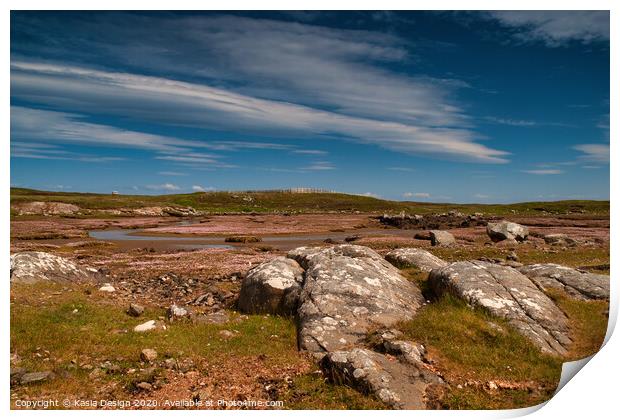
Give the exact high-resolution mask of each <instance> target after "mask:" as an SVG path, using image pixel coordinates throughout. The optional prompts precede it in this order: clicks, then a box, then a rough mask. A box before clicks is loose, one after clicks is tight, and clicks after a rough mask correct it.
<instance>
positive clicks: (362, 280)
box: [298, 245, 424, 357]
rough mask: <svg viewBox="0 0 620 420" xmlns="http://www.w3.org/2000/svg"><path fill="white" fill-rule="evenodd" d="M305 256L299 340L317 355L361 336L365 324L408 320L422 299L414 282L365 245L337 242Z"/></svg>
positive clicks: (367, 326)
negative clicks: (335, 244)
mask: <svg viewBox="0 0 620 420" xmlns="http://www.w3.org/2000/svg"><path fill="white" fill-rule="evenodd" d="M305 255H306V256H305V257H304V258H305V260H304V261H305V264H306V265H307V267H308V269H307V271H306V275H305V282H304V286H303V290H302V292H301V295H300V306H299V309H298V318H299V345H300V347H301V348H302V349H305V350H308V351H310V352H311V353H312V354H314V355H315V356H317V357H322V354H321V353H323V352H330V351H335V350H340V349H343V348H345V347H349V346H351V345H352V344H356V343H358V342H360V341H363V340H364V338H365V336H366V334H367V332H368V331H369V330H370V329H371V328H375V327H389V326H391V325H393V324H394V323H396V322H399V321H403V320H408V319H411V318H412V317H413V316H414V315H415V313H416V311H417V309H418V308H419V307H420V306H421V305H422V303H423V302H424V299H423V297H422V294H421V292H420V290H419V289H418V287H417V286H416V285H415V284H413V283H412V282H409V281H408V280H407V279H405V278H404V277H403V276H401V275H400V273H399V272H398V270H397V269H396V268H395V267H394V266H392V265H391V264H389V263H388V262H387V261H385V260H384V259H383V258H382V257H381V256H380V255H379V254H377V253H376V252H374V251H372V250H371V249H369V248H366V247H361V246H356V245H340V246H336V247H333V248H327V249H325V250H323V251H320V252H318V253H306V254H305ZM308 255H311V256H310V257H308Z"/></svg>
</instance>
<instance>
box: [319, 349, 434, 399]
mask: <svg viewBox="0 0 620 420" xmlns="http://www.w3.org/2000/svg"><path fill="white" fill-rule="evenodd" d="M320 366H321V369H322V370H323V372H324V373H325V375H326V376H327V377H328V378H329V379H331V380H332V381H333V382H335V383H339V384H347V385H349V386H352V387H354V388H357V389H358V390H360V391H362V392H365V393H368V394H372V395H374V396H376V397H377V398H378V399H379V400H381V401H383V402H384V403H385V404H386V405H388V406H390V407H391V408H397V409H425V408H426V404H425V401H424V395H425V393H426V389H427V388H428V386H429V385H431V384H439V383H441V380H440V379H439V378H438V377H437V376H436V375H435V374H434V373H432V372H431V371H429V370H428V369H425V368H424V367H423V366H421V365H416V364H404V363H402V362H401V361H400V360H398V359H394V358H393V357H388V356H386V355H384V354H381V353H377V352H374V351H372V350H368V349H363V348H353V349H350V350H339V351H335V352H332V353H329V354H327V355H326V356H325V357H324V358H323V359H322V360H321V362H320Z"/></svg>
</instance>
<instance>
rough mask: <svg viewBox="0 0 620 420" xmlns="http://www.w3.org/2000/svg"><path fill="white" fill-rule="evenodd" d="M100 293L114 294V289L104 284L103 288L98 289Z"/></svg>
mask: <svg viewBox="0 0 620 420" xmlns="http://www.w3.org/2000/svg"><path fill="white" fill-rule="evenodd" d="M99 291H100V292H107V293H112V292H115V291H116V289H115V288H114V286H112V285H111V284H110V283H105V284H104V285H103V286H101V287H100V288H99Z"/></svg>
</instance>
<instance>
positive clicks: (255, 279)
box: [238, 257, 304, 314]
mask: <svg viewBox="0 0 620 420" xmlns="http://www.w3.org/2000/svg"><path fill="white" fill-rule="evenodd" d="M303 273H304V271H303V269H302V268H301V267H300V266H299V264H298V263H297V262H296V261H294V260H292V259H290V258H285V257H278V258H276V259H274V260H271V261H267V262H264V263H262V264H259V265H258V266H256V267H254V268H253V269H251V270H250V271H249V272H248V274H247V275H246V277H245V279H244V280H243V283H242V285H241V292H240V294H239V300H238V307H239V309H240V310H241V311H243V312H247V313H270V314H291V313H294V312H295V311H296V310H297V302H298V298H299V292H300V290H301V283H302V280H303Z"/></svg>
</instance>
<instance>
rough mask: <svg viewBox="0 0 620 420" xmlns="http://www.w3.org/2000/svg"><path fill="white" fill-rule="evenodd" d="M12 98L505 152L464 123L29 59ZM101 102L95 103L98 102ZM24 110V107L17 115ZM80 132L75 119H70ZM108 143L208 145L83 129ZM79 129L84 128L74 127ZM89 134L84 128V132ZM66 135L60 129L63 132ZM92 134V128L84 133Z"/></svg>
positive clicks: (16, 72) (499, 158)
mask: <svg viewBox="0 0 620 420" xmlns="http://www.w3.org/2000/svg"><path fill="white" fill-rule="evenodd" d="M11 68H12V72H11V87H12V94H13V96H14V97H17V98H20V99H24V100H29V101H34V102H38V103H43V104H45V105H48V106H58V105H61V104H62V106H63V107H65V108H71V109H75V110H82V111H84V112H97V113H112V114H114V113H116V114H118V113H119V112H122V114H123V115H122V116H124V117H127V116H131V117H133V118H138V119H144V120H149V121H153V122H156V123H160V124H161V123H169V124H180V125H189V126H201V127H207V128H212V127H220V128H227V129H230V128H231V127H235V129H237V130H239V129H242V130H249V131H253V132H263V133H265V132H270V133H272V134H273V133H281V134H284V133H288V134H292V133H296V134H305V135H314V136H316V135H325V136H329V135H333V134H337V135H339V136H344V137H346V138H347V139H349V140H350V141H357V142H361V143H367V144H376V145H379V146H381V147H384V148H386V149H390V150H393V151H398V152H404V153H413V154H431V155H435V156H438V157H443V158H448V159H458V160H469V161H476V162H483V163H505V162H507V155H508V153H507V152H504V151H500V150H496V149H492V148H489V147H487V146H485V145H483V144H481V143H478V142H476V139H477V137H478V136H477V135H476V134H475V133H474V132H472V131H471V130H469V129H467V128H452V127H439V126H428V125H424V126H423V125H412V124H405V123H401V122H393V121H383V120H375V119H370V118H362V117H352V116H348V115H344V114H340V113H335V112H329V111H325V110H322V109H315V108H311V107H307V106H302V105H297V104H292V103H287V102H280V101H272V100H265V99H258V98H256V97H250V96H246V95H241V94H237V93H234V92H231V91H228V90H224V89H220V88H214V87H210V86H206V85H198V84H192V83H186V82H180V81H175V80H170V79H163V78H158V77H149V76H138V75H133V74H126V73H111V72H103V71H99V70H92V69H85V68H81V67H73V66H60V65H54V64H42V63H31V62H13V63H12V64H11ZM102 104H103V105H102ZM24 113H26V112H24ZM72 119H73V122H74V124H75V125H76V126H78V127H82V129H84V128H86V127H87V126H88V123H81V122H79V121H77V119H76V118H75V117H72ZM90 127H91V128H92V129H93V130H92V131H94V132H97V131H98V132H100V133H101V134H102V135H103V134H105V132H106V131H107V132H108V133H109V134H110V142H111V143H114V144H118V145H125V146H127V145H128V143H130V141H129V140H130V139H131V140H132V141H133V142H138V143H140V144H141V145H142V146H143V147H157V148H158V149H159V150H162V149H163V148H164V147H167V148H178V147H183V146H188V147H209V144H208V143H203V144H202V145H199V143H200V142H195V141H187V140H186V141H184V140H181V139H174V141H172V139H169V138H164V137H162V136H154V135H146V134H142V135H139V136H134V135H133V133H131V134H129V133H125V134H123V132H122V130H109V129H108V130H106V129H105V128H103V127H101V126H92V125H91V126H90ZM82 131H84V130H82ZM88 131H91V130H88ZM63 136H64V137H67V135H66V134H63ZM92 136H93V132H91V133H90V136H89V137H92Z"/></svg>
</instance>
